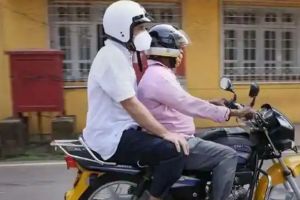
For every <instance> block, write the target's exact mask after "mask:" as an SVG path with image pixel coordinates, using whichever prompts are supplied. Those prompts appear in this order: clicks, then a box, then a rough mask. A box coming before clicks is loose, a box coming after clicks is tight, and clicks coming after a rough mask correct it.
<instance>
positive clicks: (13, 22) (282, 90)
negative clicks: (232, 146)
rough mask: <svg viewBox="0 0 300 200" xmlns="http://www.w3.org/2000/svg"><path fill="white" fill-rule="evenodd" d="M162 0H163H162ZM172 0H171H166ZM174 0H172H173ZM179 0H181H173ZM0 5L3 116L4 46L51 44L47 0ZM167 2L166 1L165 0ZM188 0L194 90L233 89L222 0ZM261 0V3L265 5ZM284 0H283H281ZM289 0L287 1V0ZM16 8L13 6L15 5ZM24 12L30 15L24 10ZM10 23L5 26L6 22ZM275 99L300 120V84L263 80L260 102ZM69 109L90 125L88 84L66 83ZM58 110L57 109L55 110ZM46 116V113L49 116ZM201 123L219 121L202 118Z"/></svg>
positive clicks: (4, 108)
mask: <svg viewBox="0 0 300 200" xmlns="http://www.w3.org/2000/svg"><path fill="white" fill-rule="evenodd" d="M157 1H159V0H157ZM166 1H167V0H166ZM170 1H171V0H170ZM172 1H174V2H175V0H172ZM2 2H3V3H4V5H5V7H4V8H3V7H1V6H0V72H1V73H0V81H1V84H0V119H2V118H5V117H8V116H11V114H12V110H11V107H12V106H11V93H10V80H9V67H8V66H9V65H8V59H7V56H6V55H4V54H3V53H1V52H3V51H7V50H13V49H19V48H48V47H49V46H48V43H49V35H48V33H49V31H48V26H47V25H46V24H43V22H46V23H47V18H48V13H47V7H48V6H47V4H48V1H47V0H31V1H25V0H2ZM159 2H161V1H159ZM181 2H182V6H183V9H182V12H183V13H182V14H183V29H184V30H186V32H187V33H188V34H189V36H190V37H191V40H192V45H191V46H190V47H189V48H188V49H187V60H186V61H187V68H186V70H187V72H186V76H187V87H188V90H189V91H190V92H191V93H192V94H194V95H196V96H199V97H202V98H204V99H211V98H218V97H223V96H225V97H227V98H229V97H230V96H231V95H230V94H228V93H226V92H224V91H221V90H220V89H219V83H218V82H219V75H220V74H221V73H220V70H221V68H220V57H221V56H220V48H221V47H220V44H221V41H220V27H221V24H220V20H219V19H220V14H221V5H220V1H219V0H184V1H181ZM241 2H242V4H246V5H247V3H248V4H249V2H251V1H245V0H244V1H234V0H232V1H228V0H226V1H225V3H226V4H229V3H230V4H236V5H238V4H239V5H240V4H241ZM257 2H263V1H257V0H256V4H257V5H259V3H257ZM277 2H278V1H277ZM282 2H285V1H282ZM12 10H13V11H12ZM24 14H25V15H26V16H24ZM4 27H5V28H4ZM236 88H237V93H238V95H239V97H240V98H239V100H240V101H241V102H243V103H247V102H248V98H247V94H248V86H246V85H241V86H237V87H236ZM264 102H269V103H271V104H273V105H274V106H275V107H278V109H279V110H281V111H283V112H285V113H286V114H287V115H288V116H289V117H290V118H291V119H292V120H293V121H295V122H298V123H300V114H298V113H299V112H300V107H299V103H298V102H300V84H298V85H297V84H285V85H282V84H272V85H262V87H261V94H260V96H259V98H258V101H257V105H260V104H262V103H264ZM65 107H66V114H67V115H76V118H77V127H76V129H77V130H76V131H77V132H79V131H81V130H82V128H84V125H85V118H86V111H87V98H86V89H65ZM52 116H53V115H52ZM43 119H45V118H43ZM44 121H45V122H44V127H43V131H44V132H46V133H49V132H50V123H49V120H44ZM35 123H36V118H35V117H33V119H32V120H31V126H33V128H32V132H37V127H36V124H35ZM197 125H198V126H202V127H203V126H211V125H216V124H214V123H211V122H208V121H207V120H198V121H197Z"/></svg>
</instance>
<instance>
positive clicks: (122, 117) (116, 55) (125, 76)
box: [83, 40, 137, 160]
mask: <svg viewBox="0 0 300 200" xmlns="http://www.w3.org/2000/svg"><path fill="white" fill-rule="evenodd" d="M136 89H137V83H136V76H135V72H134V69H133V66H132V55H131V53H130V52H129V51H128V50H127V49H126V48H125V47H124V46H122V45H121V44H119V43H117V42H114V41H112V40H106V41H105V46H104V47H102V48H101V49H100V50H99V52H98V53H97V55H96V57H95V59H94V61H93V64H92V66H91V69H90V73H89V77H88V113H87V122H86V127H85V129H84V130H83V137H84V139H85V141H86V143H87V145H88V146H89V147H90V148H91V149H92V150H94V151H96V152H97V153H99V154H100V155H101V157H102V158H103V159H104V160H107V159H109V158H110V157H111V156H113V155H114V153H115V152H116V150H117V147H118V144H119V142H120V139H121V136H122V133H123V132H124V130H126V129H129V128H130V127H134V126H137V123H136V122H135V121H134V120H133V119H132V118H131V117H130V115H129V114H128V113H127V112H126V110H125V109H124V108H123V107H122V105H121V104H120V102H121V101H123V100H126V99H128V98H131V97H134V96H135V94H136Z"/></svg>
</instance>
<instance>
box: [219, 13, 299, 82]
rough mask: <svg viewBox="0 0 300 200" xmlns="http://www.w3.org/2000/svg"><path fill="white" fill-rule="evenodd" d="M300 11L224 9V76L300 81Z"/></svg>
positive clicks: (270, 80) (249, 79) (269, 80)
mask: <svg viewBox="0 0 300 200" xmlns="http://www.w3.org/2000/svg"><path fill="white" fill-rule="evenodd" d="M298 13H300V12H299V11H298V10H293V9H270V8H268V9H266V8H255V9H242V8H227V7H226V8H224V10H223V71H222V72H223V76H227V77H229V78H231V79H232V80H234V81H238V82H243V81H261V82H295V81H300V59H299V58H300V43H299V37H300V33H299V31H298V30H299V29H300V23H299V22H300V21H299V19H300V15H299V14H298ZM297 22H298V23H297Z"/></svg>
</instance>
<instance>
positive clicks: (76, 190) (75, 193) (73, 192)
mask: <svg viewBox="0 0 300 200" xmlns="http://www.w3.org/2000/svg"><path fill="white" fill-rule="evenodd" d="M77 167H78V170H79V172H78V173H77V177H76V179H75V182H74V187H73V188H72V189H70V190H69V191H67V192H66V194H65V200H78V199H79V198H80V197H81V195H82V194H83V193H84V192H85V191H86V190H87V188H88V187H89V183H90V177H91V176H93V175H96V176H101V175H102V174H103V173H100V172H96V171H87V170H85V169H83V168H81V167H80V166H79V165H78V166H77Z"/></svg>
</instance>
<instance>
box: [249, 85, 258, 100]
mask: <svg viewBox="0 0 300 200" xmlns="http://www.w3.org/2000/svg"><path fill="white" fill-rule="evenodd" d="M258 93H259V85H258V84H257V83H251V85H250V91H249V97H251V98H254V97H257V95H258Z"/></svg>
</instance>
